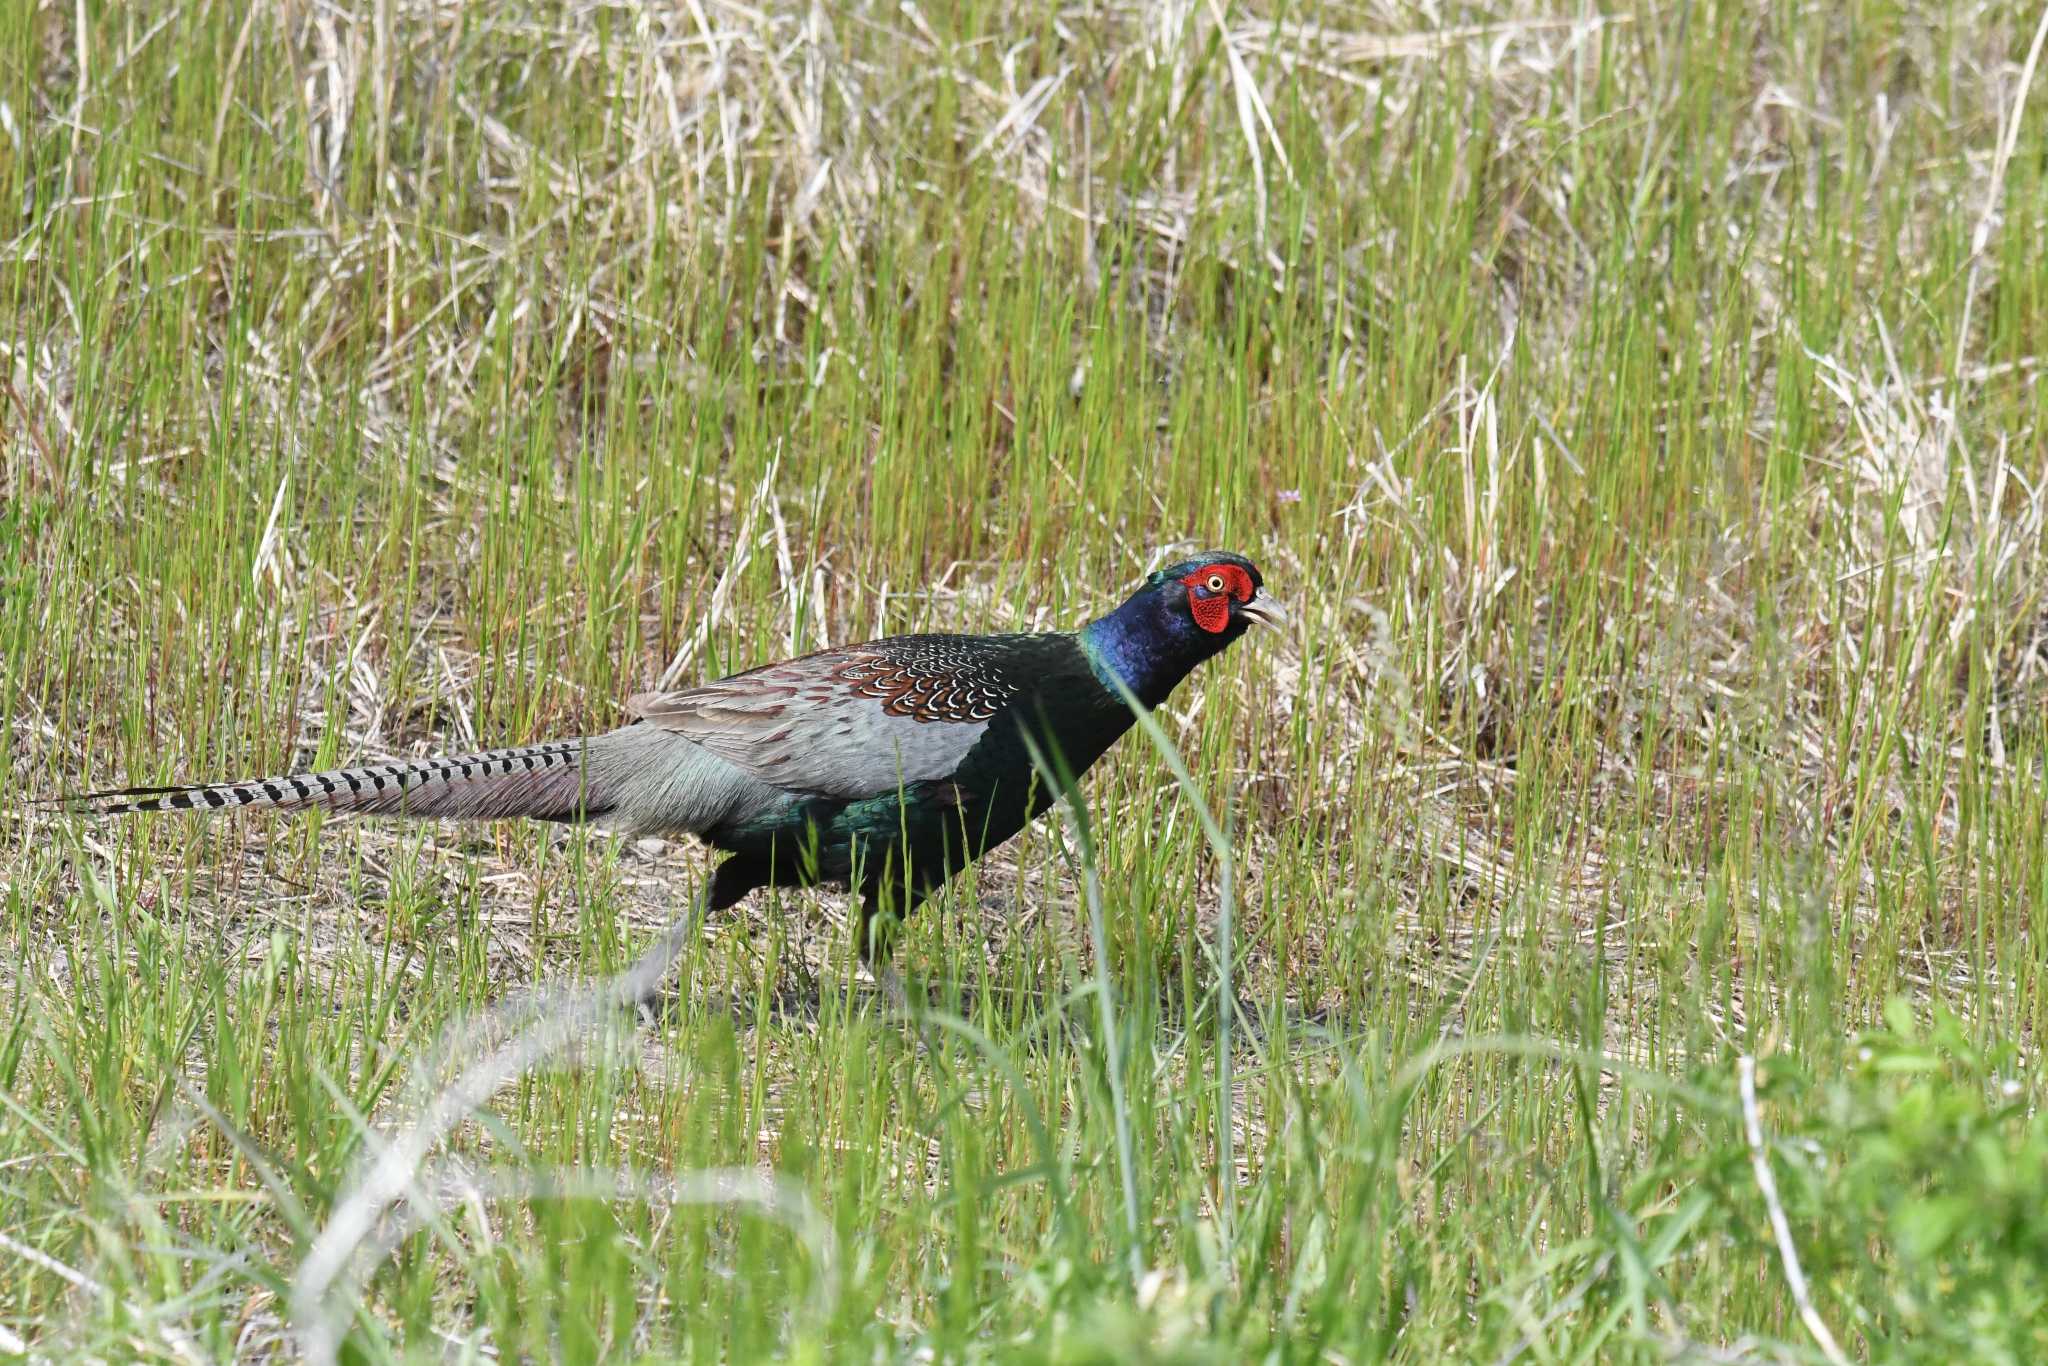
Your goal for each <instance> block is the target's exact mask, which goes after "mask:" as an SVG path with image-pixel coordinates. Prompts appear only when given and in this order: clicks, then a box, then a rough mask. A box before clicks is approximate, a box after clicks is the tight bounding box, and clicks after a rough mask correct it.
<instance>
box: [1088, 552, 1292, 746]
mask: <svg viewBox="0 0 2048 1366" xmlns="http://www.w3.org/2000/svg"><path fill="white" fill-rule="evenodd" d="M1265 586H1266V585H1265V579H1264V578H1263V577H1261V575H1260V574H1259V567H1258V566H1257V565H1255V564H1253V563H1252V562H1251V561H1250V560H1248V559H1246V558H1245V557H1244V556H1242V555H1234V554H1231V553H1230V552H1229V551H1227V550H1212V551H1208V552H1206V553H1204V554H1200V555H1196V556H1194V557H1192V558H1190V559H1185V560H1182V561H1180V562H1179V563H1177V564H1170V565H1167V566H1166V567H1165V568H1163V569H1158V570H1154V571H1153V572H1152V573H1151V574H1150V575H1149V576H1147V578H1146V580H1145V582H1144V584H1143V585H1142V586H1141V587H1140V588H1139V589H1138V591H1137V592H1135V593H1133V594H1131V596H1130V597H1128V598H1126V599H1125V600H1124V602H1123V605H1122V606H1120V607H1118V608H1117V609H1116V610H1115V611H1113V612H1110V613H1109V614H1108V615H1106V616H1103V617H1101V618H1098V619H1097V620H1095V621H1092V622H1090V623H1089V624H1088V625H1087V626H1085V627H1083V628H1082V629H1081V643H1082V647H1083V648H1084V649H1086V650H1087V651H1088V654H1089V657H1090V658H1091V660H1092V661H1093V662H1094V664H1095V669H1096V672H1097V673H1098V674H1101V675H1103V676H1104V677H1103V681H1104V682H1105V683H1107V682H1108V681H1109V680H1108V675H1109V674H1114V675H1115V676H1116V677H1117V678H1120V679H1121V680H1122V681H1123V683H1124V686H1125V687H1127V688H1129V689H1130V690H1131V691H1132V692H1133V693H1135V694H1137V697H1138V700H1139V701H1141V702H1143V703H1144V704H1145V705H1146V706H1148V707H1156V706H1158V705H1159V704H1160V703H1161V702H1164V701H1165V700H1166V697H1167V695H1168V694H1169V693H1171V692H1172V691H1173V689H1174V686H1175V685H1176V684H1178V683H1179V682H1180V681H1181V680H1182V679H1183V678H1186V677H1187V676H1188V674H1189V673H1190V672H1191V671H1192V670H1193V669H1194V667H1195V666H1196V665H1197V664H1200V663H1202V661H1204V660H1206V659H1209V658H1210V657H1211V656H1214V655H1217V654H1220V653H1222V652H1223V650H1224V649H1225V648H1226V647H1228V646H1229V645H1230V644H1231V643H1232V642H1233V641H1235V640H1236V639H1237V638H1238V637H1239V636H1241V635H1243V634H1244V633H1245V632H1246V631H1248V630H1250V629H1251V628H1252V627H1253V626H1255V625H1256V626H1272V627H1278V626H1280V625H1281V624H1282V623H1283V622H1285V621H1286V619H1287V614H1286V612H1285V611H1283V610H1282V609H1281V607H1280V604H1279V603H1277V602H1275V601H1274V600H1273V599H1272V598H1270V597H1267V596H1266V595H1265Z"/></svg>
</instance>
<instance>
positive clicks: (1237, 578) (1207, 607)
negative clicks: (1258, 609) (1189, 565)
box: [1181, 564, 1257, 635]
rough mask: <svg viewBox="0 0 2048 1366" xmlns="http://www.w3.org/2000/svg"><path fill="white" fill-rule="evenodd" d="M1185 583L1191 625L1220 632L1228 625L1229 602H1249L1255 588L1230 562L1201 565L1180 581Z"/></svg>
mask: <svg viewBox="0 0 2048 1366" xmlns="http://www.w3.org/2000/svg"><path fill="white" fill-rule="evenodd" d="M1181 582H1182V583H1183V584H1186V585H1187V590H1188V612H1189V613H1190V615H1192V616H1193V617H1194V619H1195V625H1197V626H1199V627H1201V628H1202V629H1203V630H1204V631H1207V632H1209V634H1211V635H1220V634H1221V633H1222V632H1223V630H1224V629H1225V628H1226V627H1228V626H1229V625H1230V604H1231V602H1232V601H1233V600H1234V601H1237V602H1250V601H1251V600H1252V594H1253V593H1254V592H1256V591H1257V590H1256V589H1254V588H1253V586H1252V576H1251V575H1250V574H1247V573H1245V571H1244V570H1243V569H1241V568H1240V567H1238V566H1237V565H1234V564H1212V565H1207V566H1204V567H1203V568H1201V569H1198V570H1196V571H1195V572H1194V573H1192V574H1189V575H1188V576H1187V577H1185V578H1183V579H1182V580H1181Z"/></svg>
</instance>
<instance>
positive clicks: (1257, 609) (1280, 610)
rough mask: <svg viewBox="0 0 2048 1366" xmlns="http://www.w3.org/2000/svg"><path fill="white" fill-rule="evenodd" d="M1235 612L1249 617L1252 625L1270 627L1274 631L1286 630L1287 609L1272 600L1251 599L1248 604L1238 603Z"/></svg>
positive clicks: (1266, 598)
mask: <svg viewBox="0 0 2048 1366" xmlns="http://www.w3.org/2000/svg"><path fill="white" fill-rule="evenodd" d="M1237 610H1238V611H1240V612H1242V613H1244V614H1245V616H1247V617H1249V618H1250V619H1251V621H1252V622H1253V624H1254V625H1258V626H1270V627H1271V628H1272V629H1274V630H1275V631H1284V630H1286V629H1287V609H1286V608H1284V607H1282V606H1281V605H1280V604H1279V603H1278V602H1276V601H1275V600H1274V599H1272V598H1268V597H1256V598H1253V599H1252V600H1251V601H1250V602H1243V603H1239V604H1238V607H1237Z"/></svg>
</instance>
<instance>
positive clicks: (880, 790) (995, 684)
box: [626, 635, 1041, 799]
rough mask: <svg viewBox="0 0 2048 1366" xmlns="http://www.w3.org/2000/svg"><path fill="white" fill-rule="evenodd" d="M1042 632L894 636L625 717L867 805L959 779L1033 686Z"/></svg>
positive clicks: (770, 775)
mask: <svg viewBox="0 0 2048 1366" xmlns="http://www.w3.org/2000/svg"><path fill="white" fill-rule="evenodd" d="M1039 639H1041V638H1040V637H1034V636H938V635H927V636H896V637H892V638H891V639H888V640H878V641H873V642H870V643H869V644H866V645H854V646H849V647H846V648H844V649H838V650H825V651H821V652H819V653H817V654H812V655H805V656H803V657H802V658H800V659H791V660H785V661H783V662H782V663H779V664H770V665H767V666H765V667H763V668H759V669H754V670H751V671H749V672H747V673H743V674H734V675H733V676H732V677H730V678H722V679H719V680H718V681H717V682H715V683H707V684H704V685H703V686H701V687H696V688H690V689H686V690H685V691H682V692H667V693H642V694H640V695H638V696H636V697H633V698H631V699H629V700H628V702H627V703H626V707H627V710H628V711H629V712H631V713H632V714H633V715H634V716H635V717H636V718H637V719H638V720H640V721H641V722H643V723H644V724H646V725H650V726H657V727H660V728H662V729H664V730H672V731H676V732H678V733H680V734H682V735H684V736H686V737H687V738H688V739H690V740H692V741H694V742H695V743H696V744H698V745H701V746H702V747H703V748H705V749H707V750H709V751H711V752H712V753H713V754H716V755H717V756H718V757H719V758H721V759H724V760H725V761H726V762H728V763H730V764H733V765H735V766H736V767H738V768H741V769H744V770H745V771H746V772H748V773H751V774H753V775H754V776H755V777H757V778H760V779H761V780H762V781H764V782H767V783H771V784H773V785H774V786H776V787H779V788H781V789H783V790H784V791H788V792H800V793H806V794H814V795H817V796H825V797H840V798H848V799H857V798H862V797H873V796H880V795H882V794H884V793H888V792H894V791H896V790H897V789H898V788H899V787H902V786H906V785H908V784H912V783H920V782H931V781H936V780H939V779H943V778H950V777H951V776H952V775H953V773H954V771H955V770H956V769H958V768H959V766H960V761H961V760H962V759H963V758H965V757H966V755H967V752H968V751H969V750H970V749H972V748H974V746H975V744H976V742H978V741H979V740H980V739H981V737H982V734H983V732H985V731H986V730H987V729H988V726H989V722H990V721H992V720H994V719H995V717H996V715H997V713H998V712H1000V711H1001V710H1002V709H1003V707H1004V706H1005V705H1007V704H1008V702H1009V701H1010V699H1011V698H1013V697H1015V696H1016V695H1017V694H1018V693H1019V692H1021V691H1023V690H1024V688H1025V687H1026V686H1027V685H1028V683H1029V681H1030V679H1029V675H1030V674H1031V673H1032V672H1033V671H1032V669H1031V668H1030V665H1029V661H1028V656H1029V655H1030V654H1031V653H1033V651H1032V650H1031V649H1030V648H1029V647H1028V646H1025V645H1024V644H1023V643H1024V642H1034V641H1037V640H1039Z"/></svg>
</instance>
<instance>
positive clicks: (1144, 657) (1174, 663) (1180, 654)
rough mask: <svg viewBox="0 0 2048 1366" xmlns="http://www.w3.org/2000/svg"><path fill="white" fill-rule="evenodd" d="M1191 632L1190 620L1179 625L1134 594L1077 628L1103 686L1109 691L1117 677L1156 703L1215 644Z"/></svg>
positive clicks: (1158, 606)
mask: <svg viewBox="0 0 2048 1366" xmlns="http://www.w3.org/2000/svg"><path fill="white" fill-rule="evenodd" d="M1193 634H1194V623H1193V622H1188V623H1186V624H1185V628H1183V625H1182V623H1180V622H1176V621H1175V620H1174V619H1173V618H1172V617H1171V616H1170V615H1169V614H1168V613H1167V612H1165V611H1163V610H1162V609H1161V604H1160V603H1159V602H1158V601H1157V599H1155V598H1154V597H1152V595H1150V594H1147V593H1139V594H1138V595H1137V596H1135V597H1133V598H1132V599H1131V600H1130V601H1128V602H1126V603H1125V604H1124V605H1123V606H1121V607H1119V608H1117V609H1116V610H1115V611H1114V612H1111V613H1110V614H1109V615H1108V616H1105V617H1101V618H1098V619H1097V620H1095V621H1091V622H1089V623H1088V624H1087V625H1086V626H1084V627H1082V628H1081V632H1080V641H1081V649H1082V650H1083V652H1085V653H1086V654H1087V656H1088V662H1089V664H1090V665H1091V666H1092V667H1093V668H1094V670H1095V676H1096V677H1097V678H1098V679H1100V680H1101V681H1102V686H1103V687H1105V688H1107V689H1109V691H1110V692H1111V693H1112V694H1114V693H1115V692H1116V683H1115V681H1113V680H1121V681H1122V683H1123V685H1124V686H1125V687H1126V688H1129V689H1130V690H1131V691H1132V692H1133V693H1135V694H1137V698H1138V700H1139V701H1140V702H1143V703H1144V704H1145V705H1146V706H1147V707H1156V706H1158V705H1159V704H1160V703H1162V702H1164V701H1165V700H1166V699H1167V697H1168V696H1169V695H1170V694H1171V693H1172V692H1173V690H1174V688H1175V687H1177V686H1179V684H1180V681H1181V680H1182V679H1183V678H1186V677H1187V676H1188V674H1189V672H1190V671H1192V670H1193V669H1194V667H1195V665H1197V664H1199V663H1201V662H1202V661H1203V660H1204V659H1207V658H1208V657H1209V656H1210V655H1212V654H1214V653H1215V652H1216V650H1217V649H1219V648H1221V645H1220V640H1219V638H1217V637H1210V638H1209V639H1208V640H1200V639H1191V638H1190V637H1191V636H1192V635H1193ZM1212 642H1215V643H1212Z"/></svg>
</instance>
